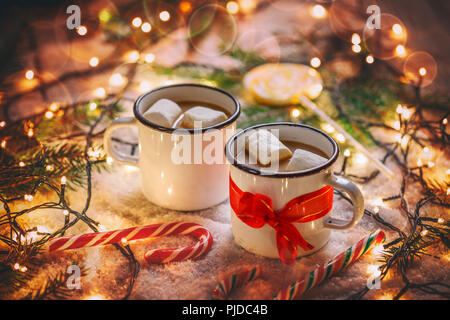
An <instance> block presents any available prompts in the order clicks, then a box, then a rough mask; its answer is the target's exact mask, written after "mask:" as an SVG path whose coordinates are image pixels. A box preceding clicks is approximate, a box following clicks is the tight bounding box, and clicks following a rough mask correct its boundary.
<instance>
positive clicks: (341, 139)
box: [336, 133, 345, 143]
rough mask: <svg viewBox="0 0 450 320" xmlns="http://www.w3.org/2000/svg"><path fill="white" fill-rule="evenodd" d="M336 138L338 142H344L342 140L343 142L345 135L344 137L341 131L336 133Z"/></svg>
mask: <svg viewBox="0 0 450 320" xmlns="http://www.w3.org/2000/svg"><path fill="white" fill-rule="evenodd" d="M336 140H337V141H338V142H340V143H344V142H345V137H344V135H343V134H342V133H338V134H337V135H336Z"/></svg>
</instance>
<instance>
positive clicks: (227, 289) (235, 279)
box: [211, 266, 261, 300]
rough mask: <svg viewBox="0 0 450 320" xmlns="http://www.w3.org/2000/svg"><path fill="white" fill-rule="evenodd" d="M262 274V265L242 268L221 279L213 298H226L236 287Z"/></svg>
mask: <svg viewBox="0 0 450 320" xmlns="http://www.w3.org/2000/svg"><path fill="white" fill-rule="evenodd" d="M260 274H261V267H260V266H256V267H253V268H250V269H249V268H242V269H240V270H238V271H237V272H236V273H233V274H231V275H229V276H228V277H226V278H225V279H223V280H222V281H220V282H219V283H218V284H217V287H216V288H215V289H214V291H213V293H212V295H211V298H212V299H213V300H226V299H228V296H229V295H230V293H231V291H233V289H234V288H236V287H240V286H242V285H243V284H245V283H248V282H250V281H253V280H255V279H256V278H258V277H259V275H260Z"/></svg>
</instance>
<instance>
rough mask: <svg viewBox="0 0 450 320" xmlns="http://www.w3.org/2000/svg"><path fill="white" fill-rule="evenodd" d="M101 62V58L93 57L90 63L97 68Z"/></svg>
mask: <svg viewBox="0 0 450 320" xmlns="http://www.w3.org/2000/svg"><path fill="white" fill-rule="evenodd" d="M99 62H100V60H98V58H97V57H92V58H91V59H90V60H89V65H90V66H91V67H92V68H95V67H96V66H98V63H99Z"/></svg>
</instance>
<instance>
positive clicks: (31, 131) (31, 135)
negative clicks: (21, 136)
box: [27, 128, 34, 138]
mask: <svg viewBox="0 0 450 320" xmlns="http://www.w3.org/2000/svg"><path fill="white" fill-rule="evenodd" d="M27 136H28V137H29V138H31V137H33V136H34V130H33V129H32V128H30V129H28V132H27Z"/></svg>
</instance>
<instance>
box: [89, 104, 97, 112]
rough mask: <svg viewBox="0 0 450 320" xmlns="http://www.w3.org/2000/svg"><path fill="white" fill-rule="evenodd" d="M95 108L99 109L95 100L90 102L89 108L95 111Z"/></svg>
mask: <svg viewBox="0 0 450 320" xmlns="http://www.w3.org/2000/svg"><path fill="white" fill-rule="evenodd" d="M95 109H97V104H96V103H95V102H91V103H90V104H89V110H91V111H94V110H95Z"/></svg>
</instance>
